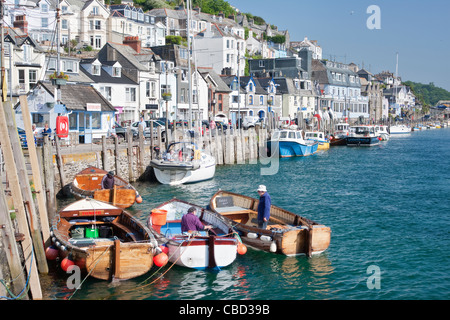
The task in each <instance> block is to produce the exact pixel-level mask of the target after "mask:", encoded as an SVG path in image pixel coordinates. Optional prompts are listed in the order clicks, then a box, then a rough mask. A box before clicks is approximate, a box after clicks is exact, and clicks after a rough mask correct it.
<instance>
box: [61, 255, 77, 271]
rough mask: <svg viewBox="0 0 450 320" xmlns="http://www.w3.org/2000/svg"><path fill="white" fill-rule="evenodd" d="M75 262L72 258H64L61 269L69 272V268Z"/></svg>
mask: <svg viewBox="0 0 450 320" xmlns="http://www.w3.org/2000/svg"><path fill="white" fill-rule="evenodd" d="M74 264H75V262H73V261H72V260H71V259H69V258H64V259H63V260H62V261H61V269H63V270H64V272H67V270H68V269H69V267H70V266H73V265H74Z"/></svg>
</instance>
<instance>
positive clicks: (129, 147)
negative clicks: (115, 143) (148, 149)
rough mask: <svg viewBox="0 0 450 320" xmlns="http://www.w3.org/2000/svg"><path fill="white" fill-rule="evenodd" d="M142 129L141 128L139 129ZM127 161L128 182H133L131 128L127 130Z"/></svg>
mask: <svg viewBox="0 0 450 320" xmlns="http://www.w3.org/2000/svg"><path fill="white" fill-rule="evenodd" d="M141 128H142V127H141ZM127 159H128V181H129V182H133V181H134V175H133V133H132V132H131V127H128V129H127Z"/></svg>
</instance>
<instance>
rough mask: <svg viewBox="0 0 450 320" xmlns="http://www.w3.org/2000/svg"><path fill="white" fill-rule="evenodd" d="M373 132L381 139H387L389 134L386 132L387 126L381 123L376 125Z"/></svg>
mask: <svg viewBox="0 0 450 320" xmlns="http://www.w3.org/2000/svg"><path fill="white" fill-rule="evenodd" d="M375 132H376V133H377V134H378V136H379V137H380V138H381V141H388V140H389V139H390V137H391V135H390V134H389V132H388V127H387V126H383V125H376V126H375Z"/></svg>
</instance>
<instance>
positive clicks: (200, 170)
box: [150, 142, 216, 185]
mask: <svg viewBox="0 0 450 320" xmlns="http://www.w3.org/2000/svg"><path fill="white" fill-rule="evenodd" d="M150 166H151V167H153V169H154V171H155V176H156V179H157V180H158V181H159V182H160V183H162V184H169V185H177V184H184V183H195V182H200V181H205V180H209V179H212V178H213V177H214V174H215V171H216V159H215V158H214V157H213V156H212V155H210V154H208V153H206V152H203V151H202V150H200V149H199V148H198V147H197V146H196V144H194V143H192V142H174V143H171V144H170V145H169V146H168V147H167V152H166V153H165V154H163V155H158V156H157V159H153V160H151V161H150Z"/></svg>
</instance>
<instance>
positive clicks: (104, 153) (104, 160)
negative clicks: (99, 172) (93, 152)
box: [102, 136, 109, 171]
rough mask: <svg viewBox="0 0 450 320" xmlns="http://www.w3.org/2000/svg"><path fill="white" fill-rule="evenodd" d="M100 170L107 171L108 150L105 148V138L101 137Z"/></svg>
mask: <svg viewBox="0 0 450 320" xmlns="http://www.w3.org/2000/svg"><path fill="white" fill-rule="evenodd" d="M102 168H103V170H105V171H109V168H108V149H107V148H106V136H102Z"/></svg>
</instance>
